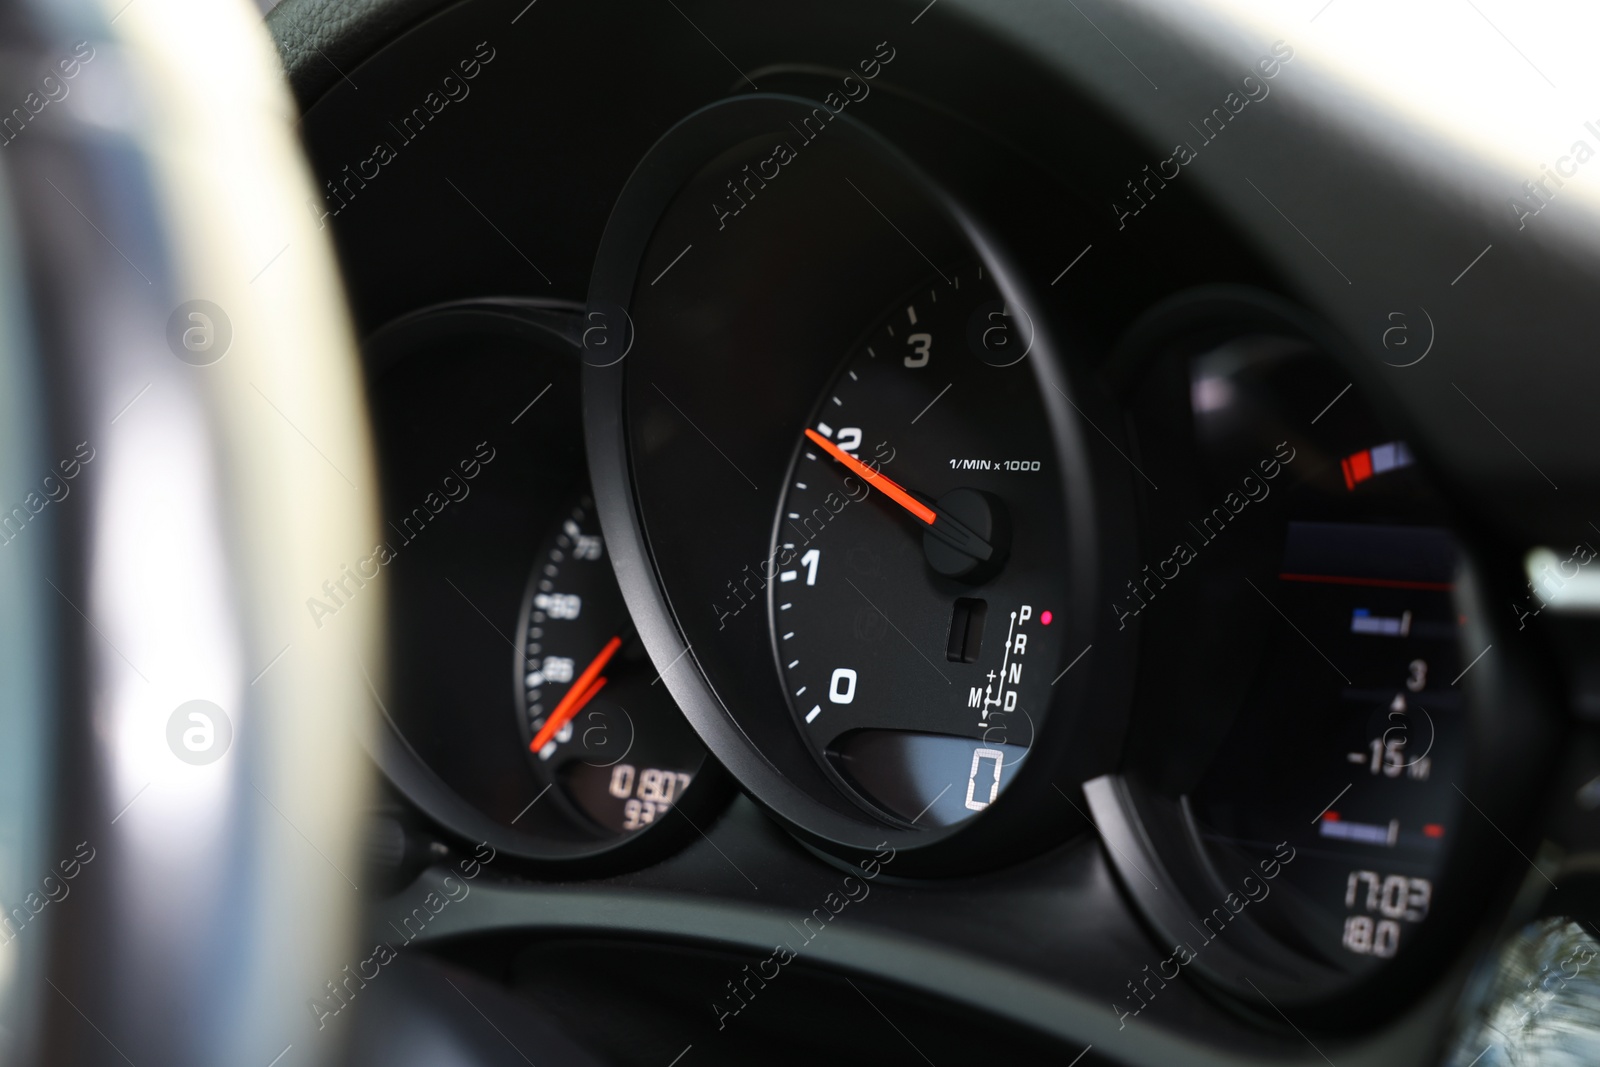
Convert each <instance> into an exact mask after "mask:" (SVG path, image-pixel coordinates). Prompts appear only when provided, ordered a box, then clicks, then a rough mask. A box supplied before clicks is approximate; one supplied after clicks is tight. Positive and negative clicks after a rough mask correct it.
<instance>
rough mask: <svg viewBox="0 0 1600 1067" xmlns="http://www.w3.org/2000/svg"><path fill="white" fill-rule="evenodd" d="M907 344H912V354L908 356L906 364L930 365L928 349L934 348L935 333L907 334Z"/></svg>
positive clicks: (915, 365)
mask: <svg viewBox="0 0 1600 1067" xmlns="http://www.w3.org/2000/svg"><path fill="white" fill-rule="evenodd" d="M906 344H908V345H910V346H911V351H912V354H911V355H909V356H907V357H906V366H908V367H926V366H927V365H928V351H929V350H930V349H932V348H933V334H931V333H912V334H907V335H906Z"/></svg>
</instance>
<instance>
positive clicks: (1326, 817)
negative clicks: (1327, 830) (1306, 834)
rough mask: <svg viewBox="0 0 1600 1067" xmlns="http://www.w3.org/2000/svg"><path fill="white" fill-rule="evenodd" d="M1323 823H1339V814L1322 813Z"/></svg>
mask: <svg viewBox="0 0 1600 1067" xmlns="http://www.w3.org/2000/svg"><path fill="white" fill-rule="evenodd" d="M1322 821H1323V822H1338V821H1339V813H1338V812H1336V811H1325V812H1323V813H1322Z"/></svg>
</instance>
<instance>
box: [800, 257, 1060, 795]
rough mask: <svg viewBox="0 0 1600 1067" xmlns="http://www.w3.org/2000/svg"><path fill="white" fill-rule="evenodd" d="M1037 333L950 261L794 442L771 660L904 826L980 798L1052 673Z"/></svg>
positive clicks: (1047, 466)
mask: <svg viewBox="0 0 1600 1067" xmlns="http://www.w3.org/2000/svg"><path fill="white" fill-rule="evenodd" d="M1031 341H1032V337H1031V325H1030V324H1029V322H1028V320H1027V319H1026V317H1025V316H1023V315H1021V314H1019V313H1016V312H1015V311H1014V309H1011V308H1008V307H1006V306H1005V304H1004V303H1003V302H1002V301H1001V300H1000V298H999V294H998V293H997V291H996V289H995V287H994V286H993V284H992V282H991V281H990V280H989V279H987V278H985V276H984V272H983V270H982V268H981V267H974V268H968V269H965V270H961V271H959V272H951V271H946V272H944V273H943V274H942V275H941V276H940V277H937V278H934V279H933V280H932V281H931V282H930V283H929V284H928V285H926V286H924V287H922V288H920V289H918V290H917V291H916V292H914V293H912V294H910V295H909V296H907V297H906V299H904V300H903V301H901V302H899V303H898V304H897V305H896V306H895V307H894V308H893V309H892V310H891V311H890V312H889V313H888V314H887V315H886V316H885V318H884V319H883V321H882V322H881V324H880V325H879V326H878V327H877V329H876V330H874V331H873V332H872V333H871V334H870V335H869V336H868V338H867V339H866V341H865V342H864V343H862V344H861V345H860V347H859V348H858V349H857V350H856V351H854V352H852V353H851V354H850V355H849V357H848V358H847V359H846V360H845V362H844V364H843V366H842V367H841V368H840V370H839V372H838V374H837V376H836V377H835V378H834V380H833V381H832V383H831V384H830V385H829V386H828V388H827V389H826V390H825V391H824V394H823V396H822V397H821V398H820V399H819V401H818V403H817V405H816V407H815V410H814V413H813V415H812V417H811V420H810V422H809V424H808V425H807V426H805V427H804V428H803V429H802V430H801V431H797V433H796V437H797V441H798V443H797V447H796V451H795V455H794V459H793V462H792V465H791V467H790V470H789V473H788V477H787V480H786V484H785V487H784V490H783V495H782V498H781V502H780V505H779V509H778V514H777V518H776V522H775V524H774V533H773V542H772V555H771V566H770V571H771V573H772V579H773V580H772V581H771V582H770V584H769V586H768V593H769V597H770V603H771V619H772V628H773V643H774V647H775V651H776V655H777V660H778V671H779V674H780V676H781V678H782V681H783V685H784V691H785V695H786V697H787V699H788V702H789V706H790V708H791V710H792V711H793V714H794V716H795V720H796V725H797V727H798V729H799V730H800V731H801V733H802V734H803V735H804V737H805V740H806V743H807V745H808V746H809V747H810V748H811V750H812V751H813V752H814V753H815V754H816V755H817V757H818V758H819V759H820V760H822V762H823V763H824V765H825V766H826V767H828V768H829V770H830V773H831V774H832V775H833V776H834V777H835V779H836V781H837V782H838V783H839V784H841V785H843V786H844V787H845V789H846V791H847V792H848V793H850V794H851V795H853V796H854V797H855V798H856V799H857V800H858V801H860V802H863V803H864V804H865V805H866V806H868V807H869V808H870V809H871V810H873V811H874V812H876V813H878V814H879V815H881V816H887V817H888V819H889V821H891V822H895V823H898V824H908V825H914V826H917V827H939V826H948V825H951V824H953V823H956V822H959V821H961V820H963V819H966V818H970V817H972V816H973V815H976V814H977V813H978V812H980V811H982V810H983V809H984V808H986V807H987V806H988V805H989V804H991V803H993V802H994V800H995V799H996V798H997V797H998V796H999V794H1000V793H1001V792H1002V791H1003V790H1004V789H1005V788H1006V786H1007V785H1008V784H1009V782H1010V780H1011V778H1012V776H1013V775H1014V774H1015V772H1016V769H1017V767H1018V765H1019V764H1020V763H1021V762H1022V760H1023V759H1024V758H1025V757H1026V756H1027V753H1028V748H1029V745H1030V744H1031V743H1032V739H1033V737H1034V736H1035V733H1036V731H1037V730H1039V729H1040V727H1041V726H1042V720H1043V717H1044V714H1045V708H1046V705H1047V704H1048V701H1049V696H1050V693H1051V684H1052V680H1053V679H1055V678H1057V677H1058V676H1059V672H1060V671H1061V669H1062V668H1063V667H1064V666H1066V663H1065V661H1064V659H1063V657H1064V655H1065V654H1066V653H1067V651H1068V650H1067V649H1065V648H1063V641H1062V637H1061V635H1062V633H1063V630H1064V627H1063V626H1062V625H1056V626H1054V627H1052V625H1051V624H1052V622H1053V621H1054V619H1055V615H1056V614H1057V613H1059V612H1060V611H1061V610H1062V606H1063V605H1064V604H1065V603H1066V600H1067V597H1068V595H1069V594H1070V590H1068V589H1067V588H1066V587H1065V579H1064V577H1063V572H1064V567H1062V565H1061V563H1062V561H1061V555H1060V554H1061V551H1062V549H1061V547H1060V546H1062V545H1064V544H1065V543H1066V535H1065V531H1064V525H1065V520H1064V507H1063V502H1062V497H1061V490H1060V484H1061V482H1060V471H1059V469H1058V467H1057V461H1056V459H1055V447H1054V444H1053V442H1052V440H1051V435H1050V428H1049V424H1048V422H1047V419H1046V412H1045V408H1044V405H1043V403H1042V399H1041V396H1040V393H1039V389H1040V382H1039V378H1038V376H1037V375H1036V373H1035V369H1034V367H1033V365H1032V362H1031V361H1030V360H1029V359H1028V358H1026V357H1027V354H1028V348H1029V347H1030V345H1031ZM1072 651H1073V652H1076V651H1078V650H1072Z"/></svg>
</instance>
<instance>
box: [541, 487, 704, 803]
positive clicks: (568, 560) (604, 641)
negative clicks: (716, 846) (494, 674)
mask: <svg viewBox="0 0 1600 1067" xmlns="http://www.w3.org/2000/svg"><path fill="white" fill-rule="evenodd" d="M517 645H518V647H517V655H516V657H515V662H514V663H513V665H512V669H513V671H514V673H515V680H514V682H513V684H514V685H515V687H516V692H517V704H518V707H519V709H520V715H519V720H520V726H521V729H522V737H523V744H524V745H525V746H526V747H527V750H528V760H529V762H530V764H531V765H532V767H533V772H534V775H535V776H536V777H537V778H538V779H539V780H540V782H541V783H542V784H543V791H542V792H541V793H540V794H539V796H540V797H543V796H544V795H545V793H547V792H551V791H552V790H553V791H554V792H555V794H556V799H555V801H554V802H555V803H557V804H559V805H562V806H563V807H564V808H565V809H566V810H567V812H568V814H569V815H572V816H574V817H575V821H577V822H579V823H580V824H581V825H587V826H589V827H591V828H593V829H595V830H598V831H602V832H606V833H611V834H628V833H632V832H634V831H635V830H640V829H643V828H644V827H646V826H648V825H650V824H651V823H653V822H655V821H656V820H657V819H658V818H660V817H661V816H662V815H664V814H665V813H666V812H667V810H668V809H669V808H671V807H672V805H673V803H674V802H675V801H676V800H677V799H678V798H679V797H680V796H682V795H683V792H684V791H685V790H686V789H688V788H689V783H690V781H691V779H692V777H693V775H694V771H695V768H696V767H697V766H698V765H699V763H700V760H701V758H702V755H703V750H702V749H701V748H700V746H699V742H698V740H697V739H696V738H695V736H694V734H693V732H692V731H691V730H690V729H689V726H688V724H687V723H685V722H684V721H683V717H682V716H681V715H680V714H679V713H678V711H677V709H676V708H675V707H674V706H673V704H672V702H671V698H670V697H669V696H668V695H667V693H666V689H665V687H664V686H661V685H658V684H654V683H655V682H656V680H657V679H658V675H657V674H656V672H655V670H654V669H653V668H652V667H651V665H650V659H649V657H648V656H647V655H646V654H645V651H644V648H643V646H642V645H641V644H640V642H639V638H638V636H637V635H636V634H635V633H634V631H633V627H632V624H631V623H630V622H629V621H628V612H627V609H626V607H624V605H623V602H622V592H621V590H620V589H618V588H617V579H616V576H615V574H614V573H613V572H612V569H611V562H610V560H609V559H607V558H606V554H605V540H604V538H603V537H602V536H601V534H600V530H599V525H598V523H597V522H596V521H595V518H594V506H593V504H592V502H591V501H590V500H589V499H588V498H587V497H583V498H581V499H579V500H577V501H575V502H574V503H573V504H572V506H571V507H569V508H568V509H567V511H566V514H565V516H564V517H563V518H562V520H561V523H560V525H559V526H558V527H557V528H556V529H554V530H552V531H550V533H549V534H548V536H546V538H545V540H544V543H543V544H542V545H541V546H540V549H539V554H538V556H537V557H536V559H535V561H534V565H533V571H532V574H531V575H530V576H529V578H528V588H527V593H526V595H525V597H524V599H523V609H522V620H521V626H520V628H519V631H518V640H517ZM536 800H537V798H536ZM530 806H531V805H530Z"/></svg>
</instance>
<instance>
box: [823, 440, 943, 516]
mask: <svg viewBox="0 0 1600 1067" xmlns="http://www.w3.org/2000/svg"><path fill="white" fill-rule="evenodd" d="M806 436H807V437H809V438H810V439H811V443H812V444H814V445H816V446H817V447H818V448H820V449H822V450H823V451H824V452H826V453H827V454H828V455H830V456H832V457H833V458H834V459H836V460H838V461H839V462H840V463H843V464H844V465H845V466H846V467H848V468H849V469H850V470H851V471H852V472H854V473H855V474H858V475H860V476H861V477H862V478H865V479H866V480H867V484H868V485H870V486H872V487H873V488H875V489H881V490H883V495H884V496H886V497H888V498H889V499H890V500H893V501H894V502H895V503H896V504H899V505H900V506H901V507H903V508H905V509H906V510H907V511H909V512H911V514H913V515H915V516H916V517H917V518H919V519H921V520H922V521H923V522H925V523H927V524H928V525H929V526H932V525H933V524H934V521H935V520H936V519H938V517H939V513H938V512H937V511H934V510H933V509H932V508H930V507H929V506H928V505H926V504H924V503H923V502H922V501H920V500H918V499H917V498H916V497H914V496H912V495H911V494H910V493H908V492H906V491H905V490H904V489H902V488H900V486H899V485H898V484H896V483H895V481H894V479H892V478H890V477H889V476H888V475H887V474H884V473H883V472H882V471H878V470H873V469H872V468H871V467H869V466H867V465H866V464H865V463H863V462H861V461H860V460H859V459H857V458H856V457H854V456H852V455H851V454H850V453H848V452H846V451H845V450H844V449H842V448H840V447H839V446H838V445H836V444H834V443H833V442H832V441H830V440H828V439H827V438H826V437H824V436H822V435H821V434H820V433H818V432H817V431H815V430H813V429H811V427H809V426H808V427H806Z"/></svg>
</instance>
